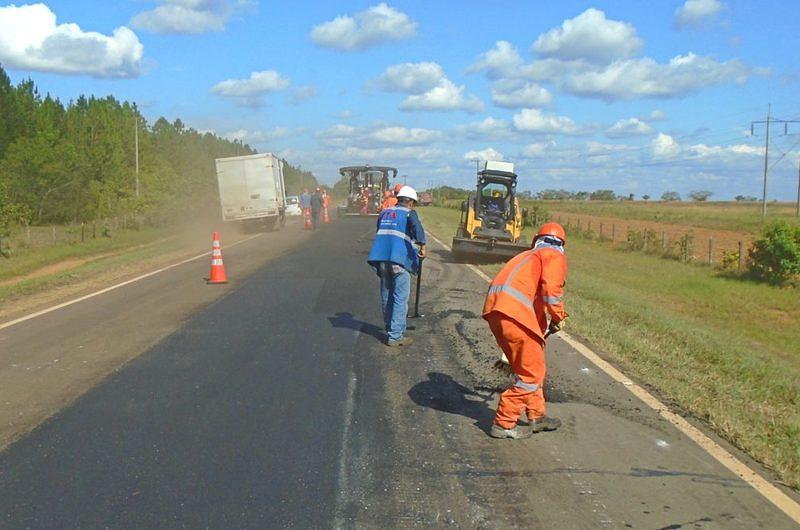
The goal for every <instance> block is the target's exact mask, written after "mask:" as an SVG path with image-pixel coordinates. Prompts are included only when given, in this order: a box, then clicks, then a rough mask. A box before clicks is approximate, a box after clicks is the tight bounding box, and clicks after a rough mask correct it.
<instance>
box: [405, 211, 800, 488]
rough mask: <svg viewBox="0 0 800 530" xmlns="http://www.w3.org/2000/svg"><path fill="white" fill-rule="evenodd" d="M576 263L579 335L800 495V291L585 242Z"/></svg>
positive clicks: (575, 244) (439, 222)
mask: <svg viewBox="0 0 800 530" xmlns="http://www.w3.org/2000/svg"><path fill="white" fill-rule="evenodd" d="M420 213H421V217H422V221H423V223H424V224H425V226H426V228H428V229H429V230H431V231H432V232H433V233H434V234H436V235H437V236H441V237H442V238H447V240H449V238H450V237H451V236H452V234H453V233H454V232H455V227H456V223H457V222H458V212H457V211H455V210H446V209H442V208H423V209H421V210H420ZM448 242H449V241H448ZM567 255H568V260H569V281H568V286H567V302H566V303H567V310H568V311H569V312H570V314H571V316H572V318H571V321H570V323H569V328H571V331H574V332H575V333H577V334H578V335H580V336H583V337H585V338H586V339H588V340H589V341H591V342H592V343H593V344H595V345H596V346H597V347H599V348H600V349H601V350H602V351H604V352H606V353H607V354H608V355H609V356H610V357H611V358H612V359H613V360H614V361H615V362H616V363H617V364H619V365H620V366H621V367H622V368H623V369H624V370H625V372H626V373H628V374H629V375H631V376H633V377H636V378H637V379H639V380H640V381H642V382H643V383H645V384H647V385H649V386H650V387H652V388H654V389H656V390H657V392H658V393H660V394H661V395H663V396H664V397H666V398H667V399H668V400H671V401H673V402H675V403H677V404H678V405H680V406H681V407H682V408H684V409H686V410H687V411H689V412H691V413H692V414H693V415H695V416H697V417H700V418H703V419H705V420H706V421H708V423H709V424H710V425H711V426H712V427H713V428H714V429H715V430H716V431H717V432H718V433H719V434H721V435H722V436H724V437H725V438H727V439H728V440H730V441H731V442H733V443H734V444H736V445H737V446H738V447H741V448H742V449H744V450H745V451H747V452H748V453H749V454H750V455H751V456H753V457H754V458H755V459H757V460H759V461H760V462H762V463H763V464H765V465H766V466H767V467H769V468H771V469H773V470H775V472H776V473H777V475H778V476H779V477H780V478H781V480H782V481H783V482H785V483H786V484H789V485H790V486H792V487H794V488H798V487H800V296H799V295H798V292H797V291H796V290H792V289H780V288H776V287H773V286H770V285H766V284H760V283H753V282H749V281H742V280H737V279H732V278H725V277H720V276H718V275H716V274H715V273H714V271H713V270H712V269H710V268H708V267H699V266H691V265H685V264H682V263H679V262H676V261H671V260H665V259H661V258H659V257H656V256H652V255H647V254H643V253H633V252H623V251H620V250H614V249H613V248H611V247H609V246H607V245H602V244H598V243H596V242H592V241H588V240H584V239H580V238H572V239H570V241H569V243H568V245H567ZM486 269H487V272H488V273H494V272H496V271H497V270H498V269H499V266H498V265H493V266H489V267H486Z"/></svg>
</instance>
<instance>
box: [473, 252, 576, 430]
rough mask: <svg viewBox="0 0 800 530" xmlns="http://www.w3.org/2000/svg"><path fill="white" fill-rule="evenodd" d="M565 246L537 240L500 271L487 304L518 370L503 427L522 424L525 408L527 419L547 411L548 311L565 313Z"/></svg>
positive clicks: (502, 408) (501, 415)
mask: <svg viewBox="0 0 800 530" xmlns="http://www.w3.org/2000/svg"><path fill="white" fill-rule="evenodd" d="M563 249H564V247H559V246H556V245H550V244H547V243H544V242H540V243H537V245H536V246H535V247H534V248H533V249H531V250H526V251H525V252H521V253H520V254H518V255H517V256H515V257H514V258H513V259H511V261H509V262H508V263H507V264H506V265H505V267H503V269H502V270H501V271H500V272H499V273H498V274H497V276H495V278H494V280H493V281H492V285H491V286H490V287H489V293H488V294H487V295H486V301H485V302H484V305H483V318H484V319H486V320H487V322H488V323H489V328H490V329H491V330H492V334H494V337H495V339H496V340H497V344H498V346H500V348H501V349H502V350H503V353H505V355H506V358H508V361H509V363H510V365H511V369H512V372H513V378H514V383H513V385H512V386H511V387H510V388H509V389H508V390H506V391H505V392H503V393H502V394H501V395H500V402H499V403H498V405H497V414H496V415H495V419H494V422H495V424H496V425H498V426H500V427H502V428H504V429H512V428H513V427H514V426H515V425H516V424H517V419H518V418H519V416H520V414H521V412H522V410H523V409H524V410H525V411H526V412H527V416H528V419H538V418H541V417H542V416H544V415H545V402H544V377H545V373H546V371H547V370H546V365H545V357H544V346H545V340H544V334H545V331H546V330H547V314H548V313H549V314H550V317H551V318H552V319H553V320H554V321H556V322H558V321H560V320H563V319H564V318H566V316H567V313H566V312H565V311H564V303H563V301H562V299H561V298H562V296H563V294H564V281H565V279H566V276H567V260H566V257H565V256H564V251H563Z"/></svg>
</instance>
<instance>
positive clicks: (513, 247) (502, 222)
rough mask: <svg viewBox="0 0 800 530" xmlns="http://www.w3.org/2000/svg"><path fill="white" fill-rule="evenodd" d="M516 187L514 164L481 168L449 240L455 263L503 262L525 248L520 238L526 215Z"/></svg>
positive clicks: (493, 163) (488, 165) (502, 163)
mask: <svg viewBox="0 0 800 530" xmlns="http://www.w3.org/2000/svg"><path fill="white" fill-rule="evenodd" d="M516 187H517V175H516V173H514V164H512V163H509V162H493V161H487V162H485V163H484V164H483V168H482V169H481V170H479V171H478V184H477V189H476V190H475V194H474V195H473V194H470V195H469V197H468V198H467V200H466V201H464V202H463V203H462V204H461V219H460V222H459V226H458V230H457V232H456V236H455V237H454V238H453V256H454V257H455V258H456V259H458V260H460V261H468V260H473V261H506V260H509V259H511V258H513V257H514V256H516V255H517V254H519V253H520V252H522V251H523V250H527V249H528V248H529V247H528V245H527V244H526V242H525V241H524V239H523V237H522V229H523V228H524V227H525V224H526V222H527V211H526V210H524V209H523V208H520V206H519V202H518V201H517V195H516Z"/></svg>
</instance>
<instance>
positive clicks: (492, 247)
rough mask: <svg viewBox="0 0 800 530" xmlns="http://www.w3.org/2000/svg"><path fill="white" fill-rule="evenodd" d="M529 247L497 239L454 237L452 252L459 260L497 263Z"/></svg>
mask: <svg viewBox="0 0 800 530" xmlns="http://www.w3.org/2000/svg"><path fill="white" fill-rule="evenodd" d="M529 248H530V247H529V246H528V245H525V244H520V243H511V242H508V241H497V240H496V239H471V238H466V237H454V238H453V246H452V249H453V250H452V253H453V257H454V258H455V259H456V260H458V261H470V262H480V263H496V262H500V261H508V260H510V259H511V258H513V257H514V256H516V255H517V254H519V253H520V252H523V251H525V250H528V249H529Z"/></svg>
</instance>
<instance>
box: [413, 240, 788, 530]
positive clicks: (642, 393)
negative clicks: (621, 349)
mask: <svg viewBox="0 0 800 530" xmlns="http://www.w3.org/2000/svg"><path fill="white" fill-rule="evenodd" d="M428 236H429V237H430V238H431V239H433V240H434V241H436V242H437V243H439V245H441V246H442V247H444V248H445V249H447V250H448V251H450V250H452V249H451V248H450V246H449V245H447V244H446V243H443V242H442V241H440V240H439V239H438V238H436V236H434V235H433V234H431V233H430V232H429V233H428ZM467 267H469V268H470V269H471V270H472V271H473V272H475V273H476V274H477V275H478V276H480V277H481V278H482V279H484V280H485V281H486V282H488V283H491V282H492V279H491V278H489V276H487V275H486V274H485V273H484V272H483V271H482V270H480V269H479V268H478V267H476V266H475V265H467ZM558 336H559V337H561V338H562V339H564V341H565V342H566V343H567V344H569V345H570V346H572V347H573V348H574V349H575V350H576V351H578V352H579V353H580V354H581V355H583V356H584V357H586V358H587V359H588V360H589V361H591V362H592V363H593V364H594V365H595V366H597V367H598V368H599V369H600V370H602V371H603V372H605V373H606V374H607V375H608V376H609V377H611V378H612V379H613V380H614V381H617V382H618V383H621V384H622V385H623V386H624V387H625V388H626V389H628V390H629V391H630V392H631V393H632V394H633V395H634V396H636V397H638V398H639V399H640V400H642V401H643V402H644V403H645V404H646V405H647V406H648V407H650V408H651V409H653V410H654V411H656V412H657V413H658V414H659V415H660V416H661V417H662V418H664V419H666V420H667V421H668V422H670V423H671V424H672V425H674V426H675V428H677V429H678V430H679V431H681V432H682V433H683V434H685V435H686V436H688V437H689V438H690V439H691V440H693V441H694V442H695V443H696V444H697V445H699V446H700V447H701V448H702V449H703V450H704V451H705V452H707V453H708V454H710V455H711V456H712V457H714V458H715V459H716V460H717V461H718V462H719V463H720V464H722V465H723V466H725V467H726V468H728V469H729V470H730V471H731V472H732V473H734V474H735V475H737V476H738V477H739V478H741V479H742V480H744V481H745V482H747V483H748V484H750V486H752V487H753V488H754V489H755V490H756V491H757V492H759V493H760V494H761V495H763V496H764V498H766V499H767V500H768V501H769V502H771V503H772V504H774V505H775V506H776V507H778V508H779V509H780V510H781V511H782V512H783V513H785V514H786V515H788V516H789V517H790V518H791V519H792V520H793V521H794V522H796V523H798V524H800V504H798V503H797V502H795V501H794V499H792V498H791V497H789V496H788V495H786V494H785V493H784V492H783V491H781V490H780V489H778V488H777V487H776V486H775V485H774V484H772V483H771V482H769V481H768V480H767V479H765V478H764V477H762V476H761V475H759V474H758V473H756V472H755V471H753V470H752V469H750V467H749V466H748V465H747V464H745V463H744V462H742V461H741V460H739V459H738V458H736V457H735V456H733V455H732V454H730V453H729V452H728V451H726V450H725V448H723V447H722V446H721V445H719V444H718V443H717V442H715V441H714V440H712V439H711V438H709V437H708V436H706V435H705V434H704V433H703V432H702V431H700V430H699V429H698V428H697V427H695V426H693V425H692V424H690V423H689V422H688V421H686V420H685V419H683V418H682V417H681V416H679V415H677V414H675V413H674V412H672V411H671V410H670V409H669V407H667V406H666V405H665V404H663V403H662V402H660V401H659V400H658V399H656V397H655V396H653V395H652V394H651V393H650V392H648V391H647V390H645V389H644V388H642V387H641V386H639V385H637V384H636V383H634V382H633V381H631V379H630V378H629V377H627V376H626V375H625V374H623V373H622V372H620V371H619V370H617V369H616V368H614V367H613V366H611V364H610V363H608V362H607V361H605V360H603V359H602V358H601V357H600V356H599V355H597V354H596V353H595V352H593V351H592V350H590V349H589V348H587V347H586V346H585V345H583V344H581V343H580V342H578V341H577V340H576V339H575V338H573V337H571V336H570V335H568V334H567V333H564V332H563V331H562V332H560V333H559V334H558Z"/></svg>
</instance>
